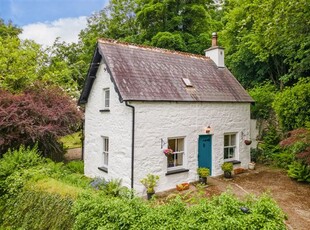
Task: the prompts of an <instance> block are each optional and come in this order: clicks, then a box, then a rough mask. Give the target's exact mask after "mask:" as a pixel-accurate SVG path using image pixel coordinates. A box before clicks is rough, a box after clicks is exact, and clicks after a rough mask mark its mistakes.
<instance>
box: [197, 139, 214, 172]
mask: <svg viewBox="0 0 310 230" xmlns="http://www.w3.org/2000/svg"><path fill="white" fill-rule="evenodd" d="M198 166H199V167H207V168H209V169H210V173H211V172H212V136H211V135H200V136H199V140H198Z"/></svg>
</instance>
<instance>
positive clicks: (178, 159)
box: [167, 138, 184, 168]
mask: <svg viewBox="0 0 310 230" xmlns="http://www.w3.org/2000/svg"><path fill="white" fill-rule="evenodd" d="M168 148H171V149H172V150H173V152H175V153H174V154H172V155H171V156H168V157H167V165H168V168H171V167H176V166H182V165H183V158H184V138H179V139H178V138H175V139H168ZM176 152H177V153H176Z"/></svg>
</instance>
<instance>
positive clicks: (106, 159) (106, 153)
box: [102, 137, 109, 167]
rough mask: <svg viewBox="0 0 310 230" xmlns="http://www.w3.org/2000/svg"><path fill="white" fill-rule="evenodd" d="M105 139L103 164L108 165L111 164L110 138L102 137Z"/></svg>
mask: <svg viewBox="0 0 310 230" xmlns="http://www.w3.org/2000/svg"><path fill="white" fill-rule="evenodd" d="M102 139H103V151H102V155H103V166H105V167H108V164H109V138H108V137H102Z"/></svg>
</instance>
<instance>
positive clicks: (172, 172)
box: [166, 169, 189, 176]
mask: <svg viewBox="0 0 310 230" xmlns="http://www.w3.org/2000/svg"><path fill="white" fill-rule="evenodd" d="M188 171H189V169H175V170H170V171H168V172H167V173H166V176H168V175H172V174H177V173H183V172H188Z"/></svg>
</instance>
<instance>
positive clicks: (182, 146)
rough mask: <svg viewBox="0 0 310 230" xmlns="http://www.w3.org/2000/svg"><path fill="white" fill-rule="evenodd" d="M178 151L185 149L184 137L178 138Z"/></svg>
mask: <svg viewBox="0 0 310 230" xmlns="http://www.w3.org/2000/svg"><path fill="white" fill-rule="evenodd" d="M176 151H177V152H181V151H184V139H183V138H182V139H177V149H176Z"/></svg>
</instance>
